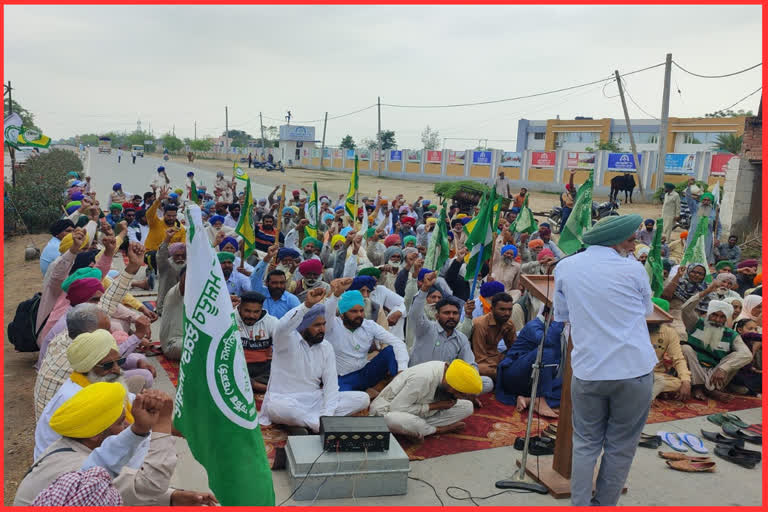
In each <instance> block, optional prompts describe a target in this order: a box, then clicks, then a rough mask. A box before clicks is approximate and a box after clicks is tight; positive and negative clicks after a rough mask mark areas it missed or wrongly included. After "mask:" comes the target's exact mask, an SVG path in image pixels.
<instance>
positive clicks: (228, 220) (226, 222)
mask: <svg viewBox="0 0 768 512" xmlns="http://www.w3.org/2000/svg"><path fill="white" fill-rule="evenodd" d="M239 220H240V217H238V218H237V219H233V218H232V215H230V214H229V213H228V214H227V216H226V217H224V225H225V226H229V227H230V228H232V229H234V228H236V227H237V222H238V221H239Z"/></svg>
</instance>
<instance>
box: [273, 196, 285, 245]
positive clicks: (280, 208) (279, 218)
mask: <svg viewBox="0 0 768 512" xmlns="http://www.w3.org/2000/svg"><path fill="white" fill-rule="evenodd" d="M283 208H285V184H283V191H282V192H281V193H280V206H278V207H277V229H276V230H275V245H276V246H278V247H280V230H281V229H283Z"/></svg>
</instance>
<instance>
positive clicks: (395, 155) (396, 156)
mask: <svg viewBox="0 0 768 512" xmlns="http://www.w3.org/2000/svg"><path fill="white" fill-rule="evenodd" d="M389 161H390V162H402V161H403V151H402V150H401V149H393V150H391V151H390V152H389Z"/></svg>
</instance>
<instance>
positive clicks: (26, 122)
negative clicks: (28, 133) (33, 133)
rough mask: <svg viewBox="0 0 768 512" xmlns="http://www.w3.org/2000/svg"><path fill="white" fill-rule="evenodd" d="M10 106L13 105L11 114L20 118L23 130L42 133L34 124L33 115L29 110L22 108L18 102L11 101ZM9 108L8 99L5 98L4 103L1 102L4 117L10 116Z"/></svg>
mask: <svg viewBox="0 0 768 512" xmlns="http://www.w3.org/2000/svg"><path fill="white" fill-rule="evenodd" d="M12 105H13V112H14V113H15V114H19V116H21V124H22V126H24V127H25V128H34V129H36V130H37V131H40V132H42V130H41V129H40V127H39V126H37V125H36V124H35V114H33V113H32V112H30V111H29V110H27V109H25V108H24V107H22V106H21V104H19V102H18V101H16V100H13V103H12ZM10 106H11V104H10V103H9V102H8V98H5V101H4V102H3V113H4V114H5V116H7V115H9V114H10V110H9V107H10Z"/></svg>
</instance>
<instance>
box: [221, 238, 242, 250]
mask: <svg viewBox="0 0 768 512" xmlns="http://www.w3.org/2000/svg"><path fill="white" fill-rule="evenodd" d="M227 244H232V245H233V246H234V247H235V250H238V249H239V248H240V244H238V243H237V240H236V239H235V238H233V237H231V236H228V237H226V238H224V240H222V241H221V243H220V244H219V249H220V250H223V249H224V246H225V245H227Z"/></svg>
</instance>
